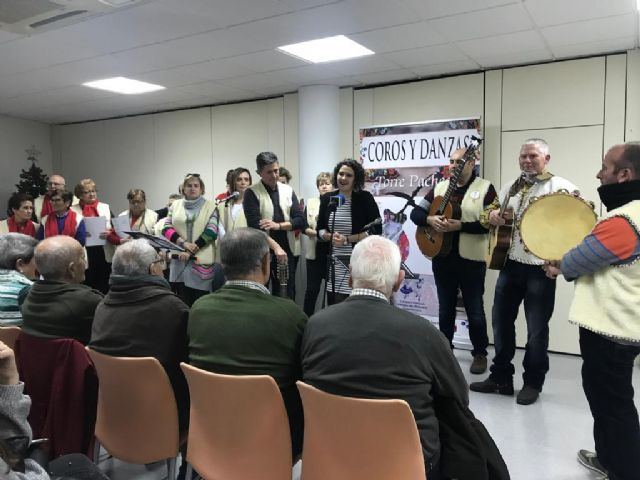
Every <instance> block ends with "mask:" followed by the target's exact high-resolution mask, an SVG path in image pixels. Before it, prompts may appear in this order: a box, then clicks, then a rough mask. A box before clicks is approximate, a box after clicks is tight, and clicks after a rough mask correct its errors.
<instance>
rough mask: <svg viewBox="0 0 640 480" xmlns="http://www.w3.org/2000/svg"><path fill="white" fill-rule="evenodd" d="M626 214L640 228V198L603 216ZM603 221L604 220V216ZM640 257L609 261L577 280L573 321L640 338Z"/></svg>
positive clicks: (598, 330)
mask: <svg viewBox="0 0 640 480" xmlns="http://www.w3.org/2000/svg"><path fill="white" fill-rule="evenodd" d="M611 217H624V218H626V219H627V220H628V221H629V223H631V225H632V226H633V228H634V230H635V231H636V233H638V232H640V200H634V201H633V202H629V203H627V204H626V205H623V206H622V207H620V208H616V209H615V210H611V211H610V212H608V213H607V215H606V216H605V217H604V218H603V220H604V219H606V218H611ZM601 221H602V220H601ZM638 312H640V259H636V260H635V261H634V262H633V263H630V264H625V265H609V266H608V267H606V268H603V269H601V270H598V271H597V272H595V273H594V274H593V275H585V276H583V277H579V278H578V279H577V280H576V291H575V294H574V296H573V303H572V304H571V309H570V310H569V322H571V323H574V324H576V325H579V326H581V327H584V328H586V329H588V330H591V331H593V332H596V333H598V334H601V335H605V336H607V337H613V338H615V339H619V340H625V341H631V342H640V317H639V316H638Z"/></svg>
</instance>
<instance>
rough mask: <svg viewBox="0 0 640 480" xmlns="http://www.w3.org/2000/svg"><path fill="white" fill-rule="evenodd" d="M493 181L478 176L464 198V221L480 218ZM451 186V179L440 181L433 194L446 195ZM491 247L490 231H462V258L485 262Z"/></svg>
mask: <svg viewBox="0 0 640 480" xmlns="http://www.w3.org/2000/svg"><path fill="white" fill-rule="evenodd" d="M490 186H491V182H489V181H488V180H485V179H484V178H480V177H476V178H475V179H474V180H473V182H472V183H471V185H469V188H468V189H467V193H465V194H464V197H463V198H462V204H461V205H460V209H461V210H462V217H461V218H460V221H462V222H477V221H478V220H480V214H481V213H482V211H483V210H484V197H485V196H486V195H487V192H488V191H489V187H490ZM447 188H449V180H446V181H444V182H440V183H438V184H437V185H436V187H435V190H434V192H433V194H434V195H435V196H444V194H445V192H446V191H447ZM488 248H489V232H487V234H486V235H479V234H471V233H464V232H460V243H459V253H460V256H461V257H462V258H466V259H467V260H473V261H476V262H484V261H485V255H486V252H487V249H488Z"/></svg>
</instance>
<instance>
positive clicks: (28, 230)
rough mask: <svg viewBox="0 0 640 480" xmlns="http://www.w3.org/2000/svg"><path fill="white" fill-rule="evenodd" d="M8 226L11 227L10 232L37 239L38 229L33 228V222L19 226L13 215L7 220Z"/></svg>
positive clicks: (28, 221) (29, 221)
mask: <svg viewBox="0 0 640 480" xmlns="http://www.w3.org/2000/svg"><path fill="white" fill-rule="evenodd" d="M7 225H8V226H9V231H10V232H16V233H23V234H25V235H29V236H31V237H33V238H36V227H34V226H33V222H32V221H31V220H27V221H26V222H24V225H18V224H17V223H16V217H15V216H13V215H11V216H10V217H9V218H7Z"/></svg>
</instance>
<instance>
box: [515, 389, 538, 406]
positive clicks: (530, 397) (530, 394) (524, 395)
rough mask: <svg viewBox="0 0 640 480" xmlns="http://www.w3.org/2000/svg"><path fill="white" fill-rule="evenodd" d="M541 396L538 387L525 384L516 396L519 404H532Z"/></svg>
mask: <svg viewBox="0 0 640 480" xmlns="http://www.w3.org/2000/svg"><path fill="white" fill-rule="evenodd" d="M539 396H540V391H539V390H538V389H537V388H534V387H532V386H530V385H525V386H523V387H522V390H520V391H519V392H518V397H517V398H516V402H517V403H518V404H519V405H531V404H532V403H535V401H536V400H538V397H539Z"/></svg>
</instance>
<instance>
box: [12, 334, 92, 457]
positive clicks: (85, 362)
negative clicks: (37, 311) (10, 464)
mask: <svg viewBox="0 0 640 480" xmlns="http://www.w3.org/2000/svg"><path fill="white" fill-rule="evenodd" d="M15 352H16V363H17V365H18V373H19V374H20V378H21V380H22V381H23V382H24V385H25V393H26V394H27V395H29V396H30V397H31V410H30V412H29V417H28V420H29V424H30V425H31V429H32V431H33V436H34V438H48V439H49V442H48V443H47V449H48V453H49V454H50V456H51V458H56V457H58V456H59V455H64V454H67V453H83V454H85V455H91V451H92V444H93V431H94V425H95V419H96V403H97V392H98V379H97V377H96V372H95V369H94V368H93V364H92V363H91V359H90V358H89V356H88V355H87V352H86V351H85V349H84V345H82V344H81V343H80V342H78V341H77V340H74V339H71V338H43V337H36V336H34V335H29V334H28V333H25V332H20V335H19V336H18V338H17V339H16V343H15Z"/></svg>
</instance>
